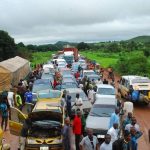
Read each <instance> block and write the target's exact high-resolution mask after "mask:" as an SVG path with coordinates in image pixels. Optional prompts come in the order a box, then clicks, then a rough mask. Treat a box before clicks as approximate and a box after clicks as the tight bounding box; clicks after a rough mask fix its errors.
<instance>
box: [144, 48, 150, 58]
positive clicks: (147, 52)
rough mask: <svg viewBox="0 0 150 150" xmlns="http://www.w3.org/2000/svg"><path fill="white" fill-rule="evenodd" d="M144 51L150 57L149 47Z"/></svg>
mask: <svg viewBox="0 0 150 150" xmlns="http://www.w3.org/2000/svg"><path fill="white" fill-rule="evenodd" d="M143 53H144V56H145V57H149V56H150V50H149V49H144V50H143Z"/></svg>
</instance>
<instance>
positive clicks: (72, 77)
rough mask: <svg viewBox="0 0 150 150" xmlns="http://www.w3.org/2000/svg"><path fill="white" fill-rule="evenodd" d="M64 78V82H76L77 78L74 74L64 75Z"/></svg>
mask: <svg viewBox="0 0 150 150" xmlns="http://www.w3.org/2000/svg"><path fill="white" fill-rule="evenodd" d="M62 78H63V79H64V80H66V79H72V80H74V81H75V82H76V78H75V77H74V75H72V74H64V75H63V76H62Z"/></svg>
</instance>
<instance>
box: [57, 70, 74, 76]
mask: <svg viewBox="0 0 150 150" xmlns="http://www.w3.org/2000/svg"><path fill="white" fill-rule="evenodd" d="M59 71H60V74H61V75H62V76H63V75H70V74H72V72H71V69H69V68H60V69H59Z"/></svg>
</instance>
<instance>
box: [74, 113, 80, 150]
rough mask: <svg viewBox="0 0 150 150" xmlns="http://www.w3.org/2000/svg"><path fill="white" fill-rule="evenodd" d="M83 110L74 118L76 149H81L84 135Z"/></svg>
mask: <svg viewBox="0 0 150 150" xmlns="http://www.w3.org/2000/svg"><path fill="white" fill-rule="evenodd" d="M81 115H82V114H81V111H77V115H75V118H74V120H73V133H74V134H75V145H76V150H80V148H79V143H80V140H81V135H82V120H81Z"/></svg>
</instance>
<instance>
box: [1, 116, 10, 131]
mask: <svg viewBox="0 0 150 150" xmlns="http://www.w3.org/2000/svg"><path fill="white" fill-rule="evenodd" d="M7 121H8V117H2V122H1V127H2V129H3V126H4V122H5V130H6V128H7Z"/></svg>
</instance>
